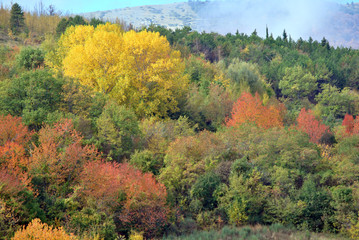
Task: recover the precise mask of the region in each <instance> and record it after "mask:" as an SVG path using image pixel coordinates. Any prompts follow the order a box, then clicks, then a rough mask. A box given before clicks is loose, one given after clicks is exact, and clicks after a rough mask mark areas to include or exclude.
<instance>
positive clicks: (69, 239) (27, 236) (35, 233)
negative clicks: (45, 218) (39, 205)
mask: <svg viewBox="0 0 359 240" xmlns="http://www.w3.org/2000/svg"><path fill="white" fill-rule="evenodd" d="M11 239H12V240H32V239H37V240H48V239H52V240H76V239H78V238H77V237H75V236H74V235H72V234H70V235H69V234H67V233H66V232H65V231H64V230H63V229H62V227H59V228H53V227H52V226H48V225H47V224H46V223H42V222H41V220H40V219H38V218H36V219H34V220H32V222H31V223H30V224H29V225H28V226H27V227H26V228H25V227H23V228H22V229H20V230H18V231H17V232H16V233H15V236H14V237H12V238H11Z"/></svg>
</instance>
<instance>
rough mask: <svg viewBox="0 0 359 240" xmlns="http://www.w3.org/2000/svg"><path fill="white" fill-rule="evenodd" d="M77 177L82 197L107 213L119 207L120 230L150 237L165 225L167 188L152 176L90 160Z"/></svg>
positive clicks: (125, 164)
mask: <svg viewBox="0 0 359 240" xmlns="http://www.w3.org/2000/svg"><path fill="white" fill-rule="evenodd" d="M80 178H81V186H82V189H81V190H80V194H81V195H82V197H85V198H86V197H90V198H92V199H94V200H96V201H97V204H98V206H100V207H101V208H103V209H104V210H107V211H115V210H116V209H118V207H119V206H122V208H121V211H120V212H119V214H117V216H118V219H117V220H118V221H116V222H117V225H118V228H119V229H120V230H124V231H126V230H130V229H135V230H138V231H144V235H145V236H146V237H153V236H156V235H158V234H159V233H160V232H161V231H162V230H163V228H164V227H165V226H166V225H167V221H168V219H167V217H168V213H169V208H168V207H167V206H166V197H167V192H166V188H165V187H164V186H163V185H162V184H160V183H158V182H156V180H155V179H154V177H153V175H152V174H150V173H145V174H144V173H142V172H141V171H139V170H137V169H134V168H133V167H132V166H130V165H129V164H127V163H122V164H119V163H115V162H111V163H110V162H103V161H91V162H88V163H87V164H86V165H85V167H84V170H83V172H82V173H81V175H80Z"/></svg>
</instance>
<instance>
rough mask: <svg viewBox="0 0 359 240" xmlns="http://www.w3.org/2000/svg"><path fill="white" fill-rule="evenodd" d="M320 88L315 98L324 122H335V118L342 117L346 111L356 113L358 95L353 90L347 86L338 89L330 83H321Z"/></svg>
mask: <svg viewBox="0 0 359 240" xmlns="http://www.w3.org/2000/svg"><path fill="white" fill-rule="evenodd" d="M322 89H323V90H322V92H321V93H319V94H318V95H317V97H316V98H315V100H316V101H318V105H317V108H318V109H319V110H320V113H321V117H322V118H323V119H324V120H325V122H328V123H335V120H336V119H338V118H344V116H345V114H346V113H348V114H351V115H356V114H357V113H358V110H359V109H358V100H359V95H358V94H356V93H355V92H354V91H351V90H350V89H349V88H344V89H342V90H340V89H338V88H337V87H335V86H332V85H330V84H324V85H322Z"/></svg>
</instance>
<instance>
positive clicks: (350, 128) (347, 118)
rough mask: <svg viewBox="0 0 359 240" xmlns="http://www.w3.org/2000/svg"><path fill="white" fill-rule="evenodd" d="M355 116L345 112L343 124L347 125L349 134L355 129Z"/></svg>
mask: <svg viewBox="0 0 359 240" xmlns="http://www.w3.org/2000/svg"><path fill="white" fill-rule="evenodd" d="M354 123H355V121H354V117H353V116H352V115H350V114H345V117H344V120H343V123H342V126H344V127H345V133H346V134H347V135H352V134H353V130H354Z"/></svg>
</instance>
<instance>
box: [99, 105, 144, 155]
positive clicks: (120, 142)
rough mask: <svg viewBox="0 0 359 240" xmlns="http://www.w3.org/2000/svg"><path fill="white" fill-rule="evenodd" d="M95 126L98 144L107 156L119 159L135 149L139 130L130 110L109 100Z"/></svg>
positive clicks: (135, 118)
mask: <svg viewBox="0 0 359 240" xmlns="http://www.w3.org/2000/svg"><path fill="white" fill-rule="evenodd" d="M97 128H98V138H99V143H98V145H100V150H102V151H104V152H105V153H106V154H107V157H108V158H110V159H114V160H117V161H120V160H121V159H122V158H123V157H129V156H130V154H131V153H132V152H133V151H134V150H135V147H136V138H137V137H138V136H139V133H140V130H139V125H138V121H137V117H136V115H135V114H134V112H133V111H132V110H130V109H127V108H126V107H125V106H123V105H122V106H120V105H118V104H116V103H114V102H109V103H108V104H107V105H106V106H105V108H104V110H103V112H102V114H101V115H100V117H99V118H98V119H97Z"/></svg>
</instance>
